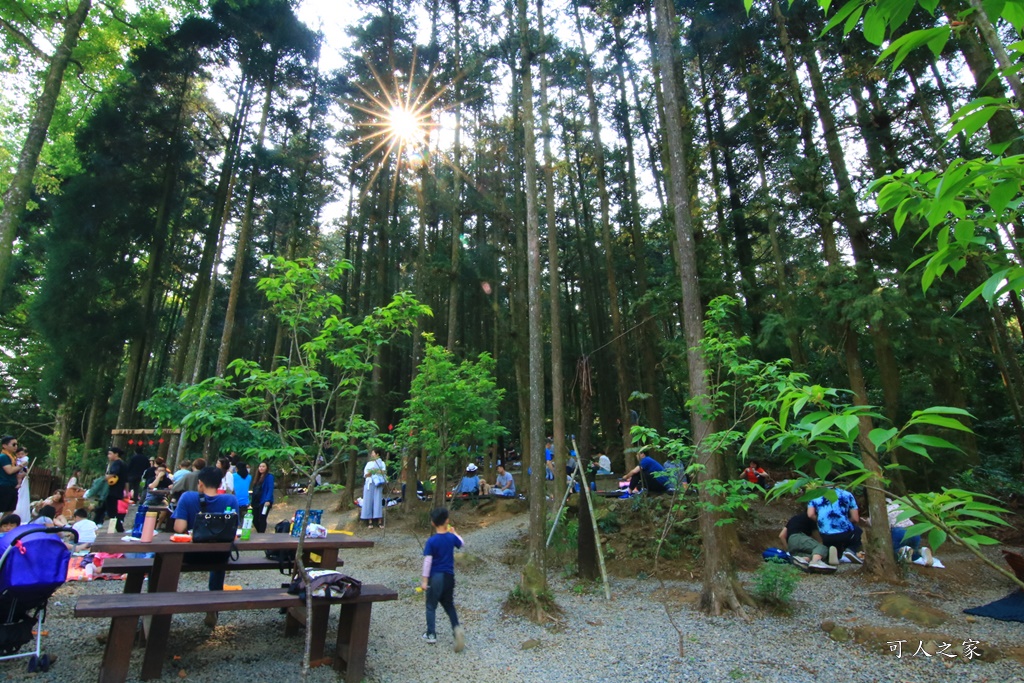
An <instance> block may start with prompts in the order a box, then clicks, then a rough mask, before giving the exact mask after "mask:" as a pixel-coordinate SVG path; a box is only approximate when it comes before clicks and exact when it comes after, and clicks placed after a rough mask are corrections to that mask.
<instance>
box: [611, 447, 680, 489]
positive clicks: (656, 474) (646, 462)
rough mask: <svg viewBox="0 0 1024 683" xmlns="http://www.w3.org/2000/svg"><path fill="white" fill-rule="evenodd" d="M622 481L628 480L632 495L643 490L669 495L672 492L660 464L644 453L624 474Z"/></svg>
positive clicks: (666, 475) (666, 474)
mask: <svg viewBox="0 0 1024 683" xmlns="http://www.w3.org/2000/svg"><path fill="white" fill-rule="evenodd" d="M622 479H623V481H625V480H629V490H630V491H631V492H633V493H639V492H640V491H641V490H644V489H646V490H648V491H650V492H651V493H669V492H670V491H672V488H671V487H670V486H669V484H670V482H669V480H668V473H667V472H665V468H664V467H662V465H661V463H660V462H658V461H657V460H655V459H654V458H652V457H651V456H649V455H647V454H646V453H644V454H642V455H641V457H640V462H639V463H638V464H637V466H636V467H634V468H633V469H631V470H630V471H629V472H626V474H625V475H623V477H622Z"/></svg>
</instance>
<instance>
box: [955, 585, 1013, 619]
mask: <svg viewBox="0 0 1024 683" xmlns="http://www.w3.org/2000/svg"><path fill="white" fill-rule="evenodd" d="M964 613H965V614H973V615H974V616H976V617H988V618H990V619H998V620H999V621H1020V622H1024V590H1019V591H1016V592H1013V593H1010V594H1009V595H1007V596H1006V597H1005V598H1000V599H999V600H996V601H995V602H990V603H988V604H987V605H982V606H981V607H971V608H970V609H965V610H964Z"/></svg>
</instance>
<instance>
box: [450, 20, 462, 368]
mask: <svg viewBox="0 0 1024 683" xmlns="http://www.w3.org/2000/svg"><path fill="white" fill-rule="evenodd" d="M451 3H452V12H453V13H454V21H455V54H454V56H453V57H454V60H455V64H454V67H453V69H454V70H453V73H455V74H456V79H455V88H454V89H455V144H454V145H453V148H452V162H453V163H452V165H453V166H454V167H455V172H454V173H452V253H451V259H452V269H451V274H450V275H449V277H450V278H451V279H450V281H449V282H448V344H447V346H446V348H447V349H448V350H449V351H452V352H454V351H455V342H456V339H458V329H459V290H460V287H459V285H460V284H461V282H460V280H461V277H460V272H459V271H460V265H459V262H460V258H461V252H462V197H461V195H462V166H461V163H462V98H461V95H460V92H461V87H460V84H461V83H462V79H461V73H460V72H461V70H462V12H461V8H460V6H459V0H451Z"/></svg>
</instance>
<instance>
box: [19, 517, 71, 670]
mask: <svg viewBox="0 0 1024 683" xmlns="http://www.w3.org/2000/svg"><path fill="white" fill-rule="evenodd" d="M60 533H70V534H71V535H72V536H74V540H75V542H76V543H77V542H78V533H77V532H76V531H74V530H73V529H70V528H57V527H55V528H46V527H43V526H39V525H37V524H26V525H24V526H20V527H18V528H16V529H13V530H11V531H8V532H7V533H6V534H4V535H3V536H2V537H0V661H5V660H8V659H17V658H19V657H30V658H31V659H29V662H28V670H29V673H33V672H36V671H47V670H48V669H49V668H50V658H49V656H48V655H45V654H43V653H42V651H41V649H42V648H41V646H42V637H43V620H44V619H45V618H46V604H47V602H48V601H49V599H50V596H51V595H53V592H54V591H55V590H57V589H58V588H59V587H60V586H61V585H62V584H63V583H64V581H65V579H67V573H68V560H70V559H71V551H70V550H68V549H67V546H65V545H64V541H63V540H62V539H61V537H60V536H59V535H58V534H60ZM33 626H34V627H35V630H36V649H35V652H26V653H21V654H17V653H18V650H20V649H21V648H22V646H23V645H25V643H28V642H30V641H31V640H32V628H33Z"/></svg>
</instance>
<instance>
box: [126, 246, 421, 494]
mask: <svg viewBox="0 0 1024 683" xmlns="http://www.w3.org/2000/svg"><path fill="white" fill-rule="evenodd" d="M271 262H272V266H273V274H272V275H270V276H268V277H265V278H262V279H261V280H260V282H259V289H260V291H262V292H263V293H264V295H265V296H266V298H267V301H268V302H269V303H270V306H271V308H272V310H273V311H274V313H275V314H276V315H277V317H278V319H279V320H280V321H281V323H282V325H283V327H284V328H285V330H286V331H287V337H288V340H289V349H288V352H287V355H285V356H282V357H280V358H278V359H277V362H276V363H275V365H274V366H273V367H271V368H269V369H267V368H264V367H262V366H261V365H260V364H259V363H256V362H255V361H251V360H247V359H238V360H236V361H234V362H232V363H231V364H230V365H229V366H228V368H229V371H230V372H229V375H228V376H227V377H225V378H218V377H213V378H210V379H207V380H204V381H203V382H200V383H198V384H196V385H194V386H187V387H165V388H163V389H161V390H159V391H158V392H157V393H156V395H155V396H154V397H153V398H152V399H150V400H149V401H147V402H146V403H145V410H146V412H147V414H148V415H150V417H153V418H154V419H157V420H158V421H159V422H160V423H161V424H175V425H180V426H181V427H182V429H183V430H185V432H186V433H188V435H189V436H192V437H195V436H204V437H210V438H214V439H216V440H217V441H218V442H220V443H221V444H222V445H223V446H225V447H231V448H235V449H236V450H240V451H242V452H245V453H246V454H248V455H252V456H255V457H259V458H260V459H269V460H277V461H280V462H287V463H289V464H290V465H291V466H292V468H293V469H295V470H297V471H299V472H301V473H303V474H305V475H309V476H312V475H313V474H315V473H316V472H319V471H323V470H325V469H326V468H327V467H329V466H330V465H331V464H332V463H333V462H334V461H335V460H337V459H340V458H342V457H345V456H347V455H348V454H349V453H350V452H351V450H352V449H354V448H356V447H357V446H358V444H359V443H360V442H362V441H363V440H365V439H367V438H369V437H371V436H372V435H374V434H375V433H376V431H377V426H376V425H375V424H374V423H372V422H371V421H369V420H367V419H365V418H364V417H362V416H361V414H360V413H359V402H360V397H361V392H362V387H363V384H364V382H365V379H366V377H367V375H368V374H369V373H370V372H371V371H372V369H373V363H374V359H375V358H376V356H377V352H378V349H379V348H380V347H381V346H382V345H384V344H386V343H388V342H389V341H390V340H391V339H393V338H394V337H395V336H396V335H399V334H409V333H410V332H411V330H412V327H413V325H414V324H415V321H416V318H417V317H418V316H420V315H430V314H431V311H430V308H429V307H427V306H424V305H422V304H420V303H419V302H417V301H416V299H415V298H414V297H413V296H412V295H410V294H408V293H406V292H402V293H399V294H396V295H394V297H393V298H392V300H391V302H389V303H388V304H387V305H386V306H381V307H377V308H375V309H373V310H372V311H371V312H370V313H369V314H367V315H366V316H365V317H363V318H362V319H358V320H356V319H352V318H349V317H344V316H343V315H342V303H343V302H342V300H341V297H340V296H338V295H337V293H335V292H334V291H333V289H332V287H333V285H334V284H335V283H337V282H338V280H339V279H340V278H341V277H342V275H343V274H344V273H345V272H346V271H347V270H349V269H351V267H352V266H351V264H349V263H348V262H346V261H342V262H339V263H337V264H335V265H334V266H331V267H327V268H321V267H319V266H318V265H316V263H314V262H313V261H312V260H311V259H298V260H294V261H292V260H288V259H284V258H280V257H275V258H273V259H272V260H271Z"/></svg>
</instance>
